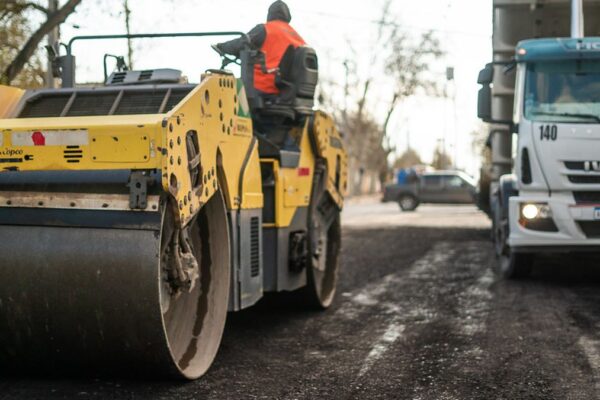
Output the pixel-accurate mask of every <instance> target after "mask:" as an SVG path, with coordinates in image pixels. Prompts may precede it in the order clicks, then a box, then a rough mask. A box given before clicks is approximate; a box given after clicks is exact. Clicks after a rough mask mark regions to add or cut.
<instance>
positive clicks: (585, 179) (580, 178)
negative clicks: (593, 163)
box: [567, 175, 600, 185]
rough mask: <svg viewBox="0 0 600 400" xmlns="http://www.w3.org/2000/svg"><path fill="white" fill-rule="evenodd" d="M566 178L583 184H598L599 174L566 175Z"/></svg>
mask: <svg viewBox="0 0 600 400" xmlns="http://www.w3.org/2000/svg"><path fill="white" fill-rule="evenodd" d="M567 178H568V179H569V182H571V183H577V184H584V185H595V184H600V175H568V176H567Z"/></svg>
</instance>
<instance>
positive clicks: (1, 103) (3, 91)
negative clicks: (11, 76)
mask: <svg viewBox="0 0 600 400" xmlns="http://www.w3.org/2000/svg"><path fill="white" fill-rule="evenodd" d="M23 94H25V91H23V90H21V89H17V88H12V87H8V86H2V85H0V118H6V117H7V116H8V115H10V114H11V113H12V112H13V111H14V108H15V106H16V105H17V103H18V102H19V100H20V99H21V97H23Z"/></svg>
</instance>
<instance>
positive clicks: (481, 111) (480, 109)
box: [477, 84, 492, 122]
mask: <svg viewBox="0 0 600 400" xmlns="http://www.w3.org/2000/svg"><path fill="white" fill-rule="evenodd" d="M477 117H478V118H479V119H481V120H482V121H484V122H491V121H492V89H491V88H490V85H489V84H488V85H483V86H482V87H481V89H479V93H478V94H477Z"/></svg>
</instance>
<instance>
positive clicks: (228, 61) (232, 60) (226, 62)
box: [210, 44, 242, 69]
mask: <svg viewBox="0 0 600 400" xmlns="http://www.w3.org/2000/svg"><path fill="white" fill-rule="evenodd" d="M210 47H211V48H212V49H213V50H214V51H216V52H217V53H218V54H219V55H220V56H221V58H222V59H223V62H222V63H221V69H225V67H227V66H228V65H229V64H235V65H240V66H241V65H242V64H241V61H240V60H239V59H238V58H236V57H233V56H229V55H228V54H226V53H224V52H223V51H221V49H219V46H217V45H216V44H213V45H211V46H210Z"/></svg>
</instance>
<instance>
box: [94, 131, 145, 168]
mask: <svg viewBox="0 0 600 400" xmlns="http://www.w3.org/2000/svg"><path fill="white" fill-rule="evenodd" d="M90 139H91V143H90V152H91V155H92V160H93V161H94V162H110V163H115V162H116V163H136V162H137V163H141V162H145V161H146V160H148V158H149V157H150V138H149V137H148V135H144V134H143V133H142V134H140V133H138V132H135V133H129V134H122V133H114V134H112V135H102V134H94V135H92V137H91V138H90Z"/></svg>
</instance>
